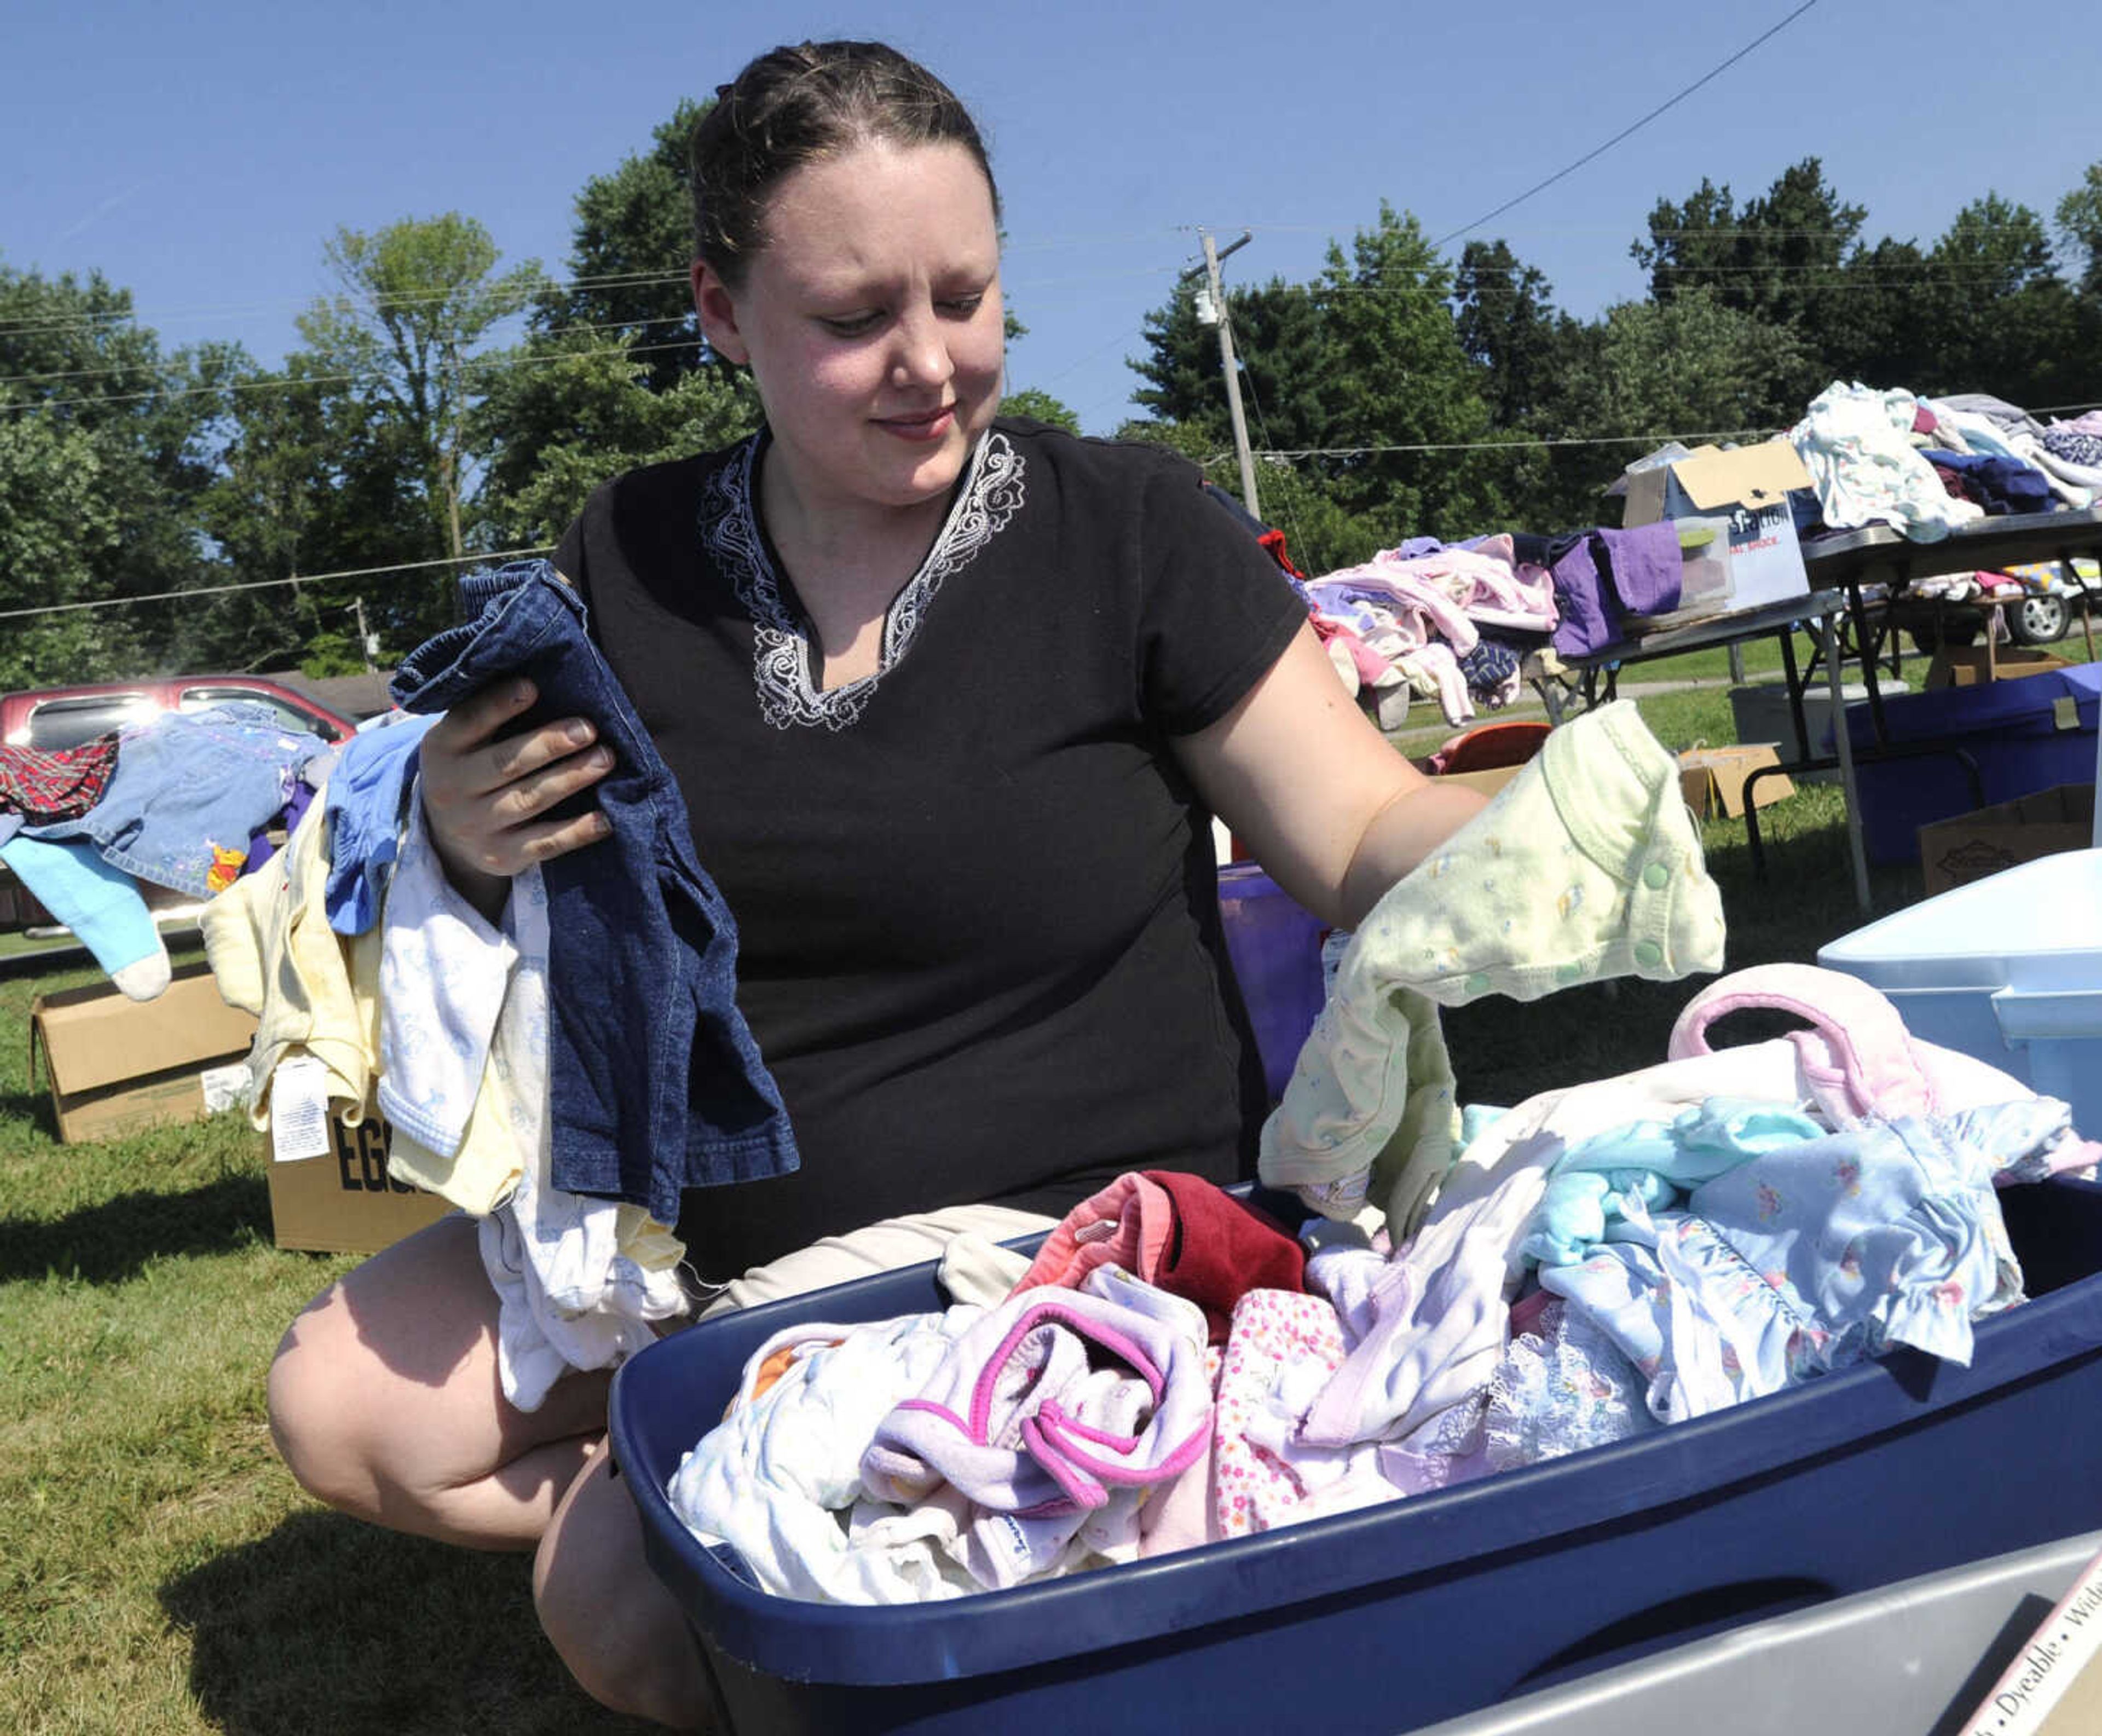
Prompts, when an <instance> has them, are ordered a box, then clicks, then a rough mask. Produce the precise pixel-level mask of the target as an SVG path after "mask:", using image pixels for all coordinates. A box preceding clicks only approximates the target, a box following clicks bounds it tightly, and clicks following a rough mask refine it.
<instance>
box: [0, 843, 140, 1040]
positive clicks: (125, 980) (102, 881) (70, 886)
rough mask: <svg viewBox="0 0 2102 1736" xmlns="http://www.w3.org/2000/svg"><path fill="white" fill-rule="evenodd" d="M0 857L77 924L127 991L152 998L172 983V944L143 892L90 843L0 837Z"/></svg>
mask: <svg viewBox="0 0 2102 1736" xmlns="http://www.w3.org/2000/svg"><path fill="white" fill-rule="evenodd" d="M0 862H4V863H6V864H7V866H8V867H9V868H11V869H12V870H13V871H14V874H15V877H16V879H17V880H19V881H21V882H22V884H23V885H24V886H27V887H28V888H29V892H30V894H31V895H32V896H33V897H34V898H35V899H36V900H37V902H38V904H42V906H43V907H44V908H46V909H47V910H48V911H49V912H51V914H52V915H53V916H55V917H57V918H58V919H59V921H61V922H63V923H64V924H65V926H67V927H68V928H69V929H71V930H73V935H74V937H75V938H76V939H78V940H79V941H80V942H81V943H82V944H83V945H85V946H86V948H87V949H88V951H89V952H91V953H93V954H94V955H95V963H97V964H98V965H100V966H102V968H103V969H104V970H105V971H106V972H108V973H109V979H110V981H111V982H113V983H115V984H116V985H117V987H118V988H119V989H121V990H122V992H124V993H125V994H126V995H127V996H129V997H131V999H132V1000H134V1001H151V1000H153V999H154V998H155V997H157V996H158V995H160V994H161V993H162V992H164V991H165V990H166V988H167V986H168V983H169V981H170V979H171V976H172V975H173V972H172V970H171V967H170V965H169V963H168V949H167V948H166V947H165V946H163V945H162V943H161V931H160V930H159V929H158V928H157V927H156V926H154V922H153V912H152V911H150V910H149V909H148V908H146V899H145V896H144V894H143V893H141V892H140V890H139V884H138V882H137V881H135V880H134V879H132V877H131V876H130V875H129V874H127V873H126V872H124V870H123V869H122V868H113V867H112V866H111V865H110V864H109V863H107V862H105V861H104V860H103V859H102V857H101V856H100V855H99V854H98V853H97V852H96V850H95V848H94V846H92V845H90V844H87V843H85V842H80V841H66V840H63V839H53V838H39V837H23V836H17V837H10V838H8V839H7V841H5V842H4V843H0Z"/></svg>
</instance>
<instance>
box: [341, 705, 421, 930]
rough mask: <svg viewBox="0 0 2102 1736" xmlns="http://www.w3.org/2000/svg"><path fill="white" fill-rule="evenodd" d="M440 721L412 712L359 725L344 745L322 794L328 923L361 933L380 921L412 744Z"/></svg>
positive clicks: (410, 772)
mask: <svg viewBox="0 0 2102 1736" xmlns="http://www.w3.org/2000/svg"><path fill="white" fill-rule="evenodd" d="M437 721H438V720H437V718H436V717H417V718H415V719H413V720H411V721H408V722H406V723H389V724H387V725H384V726H382V727H380V728H378V729H371V730H361V731H360V732H359V733H358V734H357V735H353V736H352V737H351V738H350V739H349V740H348V741H347V742H345V743H344V746H343V752H342V753H340V754H339V756H338V757H337V759H336V762H335V770H334V771H332V772H330V774H329V780H328V791H327V793H326V796H324V797H323V798H322V800H323V801H324V803H325V804H326V814H325V815H324V819H325V820H326V824H327V826H328V841H329V877H328V885H327V886H326V887H325V888H324V889H323V890H322V904H324V905H325V906H326V908H327V910H328V919H329V926H330V928H332V929H334V930H335V931H336V933H338V934H339V935H361V934H363V933H364V932H365V931H366V930H367V929H368V928H370V927H371V926H372V925H373V924H374V923H375V922H377V921H379V901H380V899H382V898H383V897H384V895H386V891H387V882H388V878H389V877H390V876H392V873H393V872H394V856H395V853H396V852H397V850H399V849H400V848H401V815H402V810H403V807H404V806H405V805H406V802H407V801H408V799H409V787H410V784H413V783H414V782H415V777H416V748H417V746H418V744H419V743H421V742H422V740H423V739H424V732H425V731H426V730H428V729H429V728H430V726H432V724H434V723H436V722H437Z"/></svg>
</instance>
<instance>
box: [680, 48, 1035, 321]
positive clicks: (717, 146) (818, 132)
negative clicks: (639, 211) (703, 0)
mask: <svg viewBox="0 0 2102 1736" xmlns="http://www.w3.org/2000/svg"><path fill="white" fill-rule="evenodd" d="M878 140H880V141H882V142H884V143H885V144H901V145H911V144H960V145H961V146H963V148H964V149H965V150H967V151H969V153H971V159H972V161H973V162H976V163H977V164H978V169H979V171H980V172H981V173H982V174H983V175H984V176H985V179H986V190H987V192H988V193H991V195H992V203H993V215H994V216H995V218H996V220H997V218H998V216H999V214H1000V189H999V188H998V187H997V186H996V184H994V181H993V178H992V164H991V162H990V160H989V159H988V158H987V155H986V148H985V141H984V140H982V139H981V138H980V137H979V136H978V127H977V125H976V123H975V122H973V120H972V119H971V116H970V111H969V109H966V108H965V106H964V105H963V103H962V101H961V100H960V99H959V98H958V97H957V95H956V92H955V91H951V89H950V88H949V87H948V86H947V85H945V84H944V83H942V81H941V80H940V79H938V78H936V77H935V76H934V75H933V73H930V72H929V71H928V70H927V69H926V68H925V67H924V66H922V65H920V64H919V63H918V62H917V61H916V60H909V59H907V57H906V56H905V55H902V54H900V53H899V52H898V51H897V50H896V49H894V48H892V47H887V46H886V45H885V44H884V43H881V42H799V43H797V44H796V45H795V46H794V47H781V48H776V49H774V50H773V51H771V52H769V53H767V54H763V55H760V56H759V58H758V59H757V60H754V61H752V63H751V64H749V65H747V67H746V68H745V69H744V70H743V72H741V73H738V75H737V78H735V79H734V81H733V82H730V83H729V84H725V85H721V86H718V87H716V104H715V106H714V107H713V108H712V109H709V110H708V112H707V113H706V114H704V115H703V116H702V118H701V119H700V121H699V122H698V124H697V125H696V126H695V127H694V134H693V143H692V150H691V165H692V170H693V180H692V185H693V195H694V252H695V253H696V254H697V255H699V257H700V258H701V260H703V262H704V263H705V264H707V265H708V266H709V267H710V268H711V269H712V270H714V271H715V273H716V275H717V276H719V277H721V278H722V280H723V281H724V282H725V283H727V284H728V285H729V286H730V288H731V289H732V290H738V289H742V288H743V285H744V274H745V269H746V267H747V266H748V265H749V264H751V262H752V258H753V256H754V255H756V254H757V253H758V252H759V251H760V250H761V248H762V247H764V246H765V245H766V215H767V210H768V207H769V205H770V204H771V202H772V200H773V195H774V189H776V188H777V187H778V186H779V185H780V184H781V183H782V182H783V180H786V179H787V177H788V176H789V175H792V174H793V173H794V172H795V171H796V170H798V169H800V168H802V167H803V166H805V165H806V164H808V163H812V162H820V161H822V160H823V159H824V158H828V157H834V156H837V155H839V154H840V153H843V152H845V151H847V150H850V149H853V148H854V147H855V146H857V145H860V144H869V143H871V142H875V141H878Z"/></svg>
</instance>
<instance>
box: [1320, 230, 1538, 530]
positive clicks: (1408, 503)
mask: <svg viewBox="0 0 2102 1736" xmlns="http://www.w3.org/2000/svg"><path fill="white" fill-rule="evenodd" d="M1314 293H1315V299H1316V301H1317V303H1318V304H1319V307H1320V309H1321V313H1322V321H1323V326H1324V335H1325V336H1326V339H1327V340H1328V341H1327V344H1326V346H1324V349H1325V356H1324V359H1325V360H1326V361H1327V362H1328V366H1329V368H1330V369H1331V370H1332V371H1333V372H1332V377H1333V380H1334V382H1335V384H1334V386H1333V388H1332V390H1333V396H1332V397H1328V398H1327V399H1326V400H1324V402H1326V403H1327V404H1328V405H1330V406H1333V408H1331V409H1330V411H1329V414H1328V417H1327V438H1326V439H1325V440H1324V442H1322V444H1323V445H1324V446H1328V447H1331V448H1341V449H1344V451H1343V453H1342V455H1339V456H1337V457H1336V458H1334V459H1333V460H1329V463H1330V464H1332V465H1333V468H1332V469H1331V470H1330V472H1329V492H1330V495H1331V497H1332V498H1333V499H1334V500H1335V502H1336V504H1337V505H1338V506H1340V507H1341V508H1342V509H1343V510H1344V511H1345V512H1346V513H1351V514H1353V515H1356V516H1360V517H1372V518H1374V519H1377V520H1379V521H1381V522H1384V523H1385V524H1386V526H1387V527H1388V530H1387V539H1388V540H1389V541H1390V542H1392V543H1398V542H1399V541H1401V540H1402V539H1404V538H1406V537H1410V536H1416V535H1435V536H1446V537H1459V536H1466V535H1472V534H1474V533H1475V532H1478V531H1483V530H1487V529H1491V528H1494V527H1496V526H1497V525H1498V524H1499V522H1500V521H1501V518H1502V517H1503V515H1504V499H1503V495H1502V491H1501V487H1500V486H1499V485H1498V483H1497V481H1496V479H1495V478H1496V475H1497V469H1498V468H1499V466H1498V463H1497V460H1496V459H1495V457H1494V455H1489V454H1485V453H1483V452H1482V451H1479V450H1473V449H1474V448H1477V447H1479V446H1480V445H1481V444H1482V443H1483V442H1487V441H1488V437H1489V435H1490V431H1491V430H1490V421H1489V411H1488V405H1487V404H1486V403H1485V402H1483V397H1482V387H1483V371H1482V369H1481V367H1480V366H1479V364H1478V363H1476V362H1473V361H1471V360H1470V358H1469V357H1468V356H1467V354H1466V351H1465V350H1463V349H1461V344H1460V335H1459V332H1458V331H1457V328H1456V327H1455V326H1454V324H1453V319H1452V308H1451V305H1450V304H1451V300H1452V274H1451V273H1450V271H1449V270H1448V268H1447V266H1446V265H1445V263H1444V262H1443V260H1440V259H1439V257H1438V255H1437V254H1436V253H1435V252H1434V251H1432V248H1431V246H1430V242H1429V240H1428V239H1427V238H1426V236H1425V235H1424V233H1423V229H1422V226H1421V224H1419V223H1417V220H1416V219H1415V218H1414V217H1413V216H1412V215H1402V214H1399V213H1397V212H1396V211H1395V210H1394V208H1393V207H1392V206H1390V205H1389V204H1387V203H1386V201H1385V200H1381V202H1380V212H1379V220H1378V222H1377V224H1376V225H1375V226H1374V227H1373V228H1372V229H1360V230H1359V232H1358V233H1357V235H1356V237H1355V238H1354V240H1353V241H1352V242H1351V245H1350V253H1349V254H1348V255H1345V253H1344V251H1343V250H1342V249H1341V247H1340V246H1336V245H1335V244H1333V243H1331V245H1330V246H1329V249H1328V263H1327V265H1326V267H1325V268H1324V270H1323V272H1322V274H1321V277H1320V279H1319V282H1317V284H1316V285H1315V291H1314ZM1353 449H1355V450H1353Z"/></svg>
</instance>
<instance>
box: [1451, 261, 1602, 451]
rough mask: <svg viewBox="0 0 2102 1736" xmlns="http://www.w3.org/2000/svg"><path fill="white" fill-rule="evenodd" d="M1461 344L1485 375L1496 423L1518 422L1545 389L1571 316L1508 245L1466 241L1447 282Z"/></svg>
mask: <svg viewBox="0 0 2102 1736" xmlns="http://www.w3.org/2000/svg"><path fill="white" fill-rule="evenodd" d="M1452 295H1453V303H1454V319H1455V322H1456V324H1457V327H1458V331H1459V335H1460V347H1461V349H1462V350H1464V351H1465V352H1466V354H1467V355H1468V356H1469V357H1470V358H1471V359H1472V360H1473V361H1474V362H1475V363H1476V364H1477V365H1478V366H1480V367H1481V369H1482V370H1483V374H1484V375H1485V376H1486V377H1485V379H1484V381H1483V387H1482V396H1483V400H1484V401H1485V402H1487V403H1488V407H1489V412H1490V415H1491V416H1492V418H1493V419H1494V420H1495V421H1496V423H1497V426H1498V427H1500V428H1523V427H1525V426H1527V425H1528V424H1530V423H1531V422H1532V420H1534V413H1535V411H1537V408H1538V406H1539V405H1540V402H1541V399H1542V397H1544V396H1545V393H1547V392H1548V390H1549V389H1550V386H1551V384H1552V382H1553V380H1554V375H1555V372H1556V371H1557V368H1558V367H1559V361H1560V357H1561V355H1562V353H1563V351H1564V350H1565V349H1567V348H1568V343H1569V334H1570V331H1571V330H1572V327H1573V326H1574V324H1575V322H1574V321H1572V319H1571V318H1570V317H1569V316H1568V314H1566V313H1558V312H1557V311H1556V310H1555V307H1554V286H1553V285H1552V284H1550V282H1548V281H1547V279H1546V277H1545V276H1544V275H1542V273H1541V272H1540V271H1539V269H1537V267H1534V266H1532V265H1525V264H1520V263H1519V260H1518V257H1517V255H1514V253H1513V252H1512V251H1511V250H1510V246H1509V244H1508V243H1506V242H1502V241H1470V242H1468V243H1467V245H1466V247H1465V248H1464V249H1463V250H1462V251H1461V255H1460V265H1459V269H1458V271H1457V273H1455V274H1454V277H1453V284H1452Z"/></svg>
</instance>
